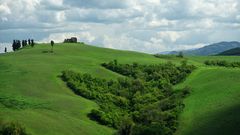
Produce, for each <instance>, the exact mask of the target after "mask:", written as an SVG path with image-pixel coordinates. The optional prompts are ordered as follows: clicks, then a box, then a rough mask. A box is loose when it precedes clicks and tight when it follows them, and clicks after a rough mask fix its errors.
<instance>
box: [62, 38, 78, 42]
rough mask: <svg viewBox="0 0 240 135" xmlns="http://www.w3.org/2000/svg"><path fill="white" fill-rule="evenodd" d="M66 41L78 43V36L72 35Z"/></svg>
mask: <svg viewBox="0 0 240 135" xmlns="http://www.w3.org/2000/svg"><path fill="white" fill-rule="evenodd" d="M64 43H77V38H76V37H71V38H67V39H64Z"/></svg>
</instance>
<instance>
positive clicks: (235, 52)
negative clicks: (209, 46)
mask: <svg viewBox="0 0 240 135" xmlns="http://www.w3.org/2000/svg"><path fill="white" fill-rule="evenodd" d="M218 55H222V56H240V48H239V47H238V48H233V49H230V50H227V51H224V52H221V53H219V54H218Z"/></svg>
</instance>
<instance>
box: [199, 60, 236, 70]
mask: <svg viewBox="0 0 240 135" xmlns="http://www.w3.org/2000/svg"><path fill="white" fill-rule="evenodd" d="M204 63H205V64H206V65H209V66H222V67H238V68H240V62H228V61H225V60H207V61H205V62H204Z"/></svg>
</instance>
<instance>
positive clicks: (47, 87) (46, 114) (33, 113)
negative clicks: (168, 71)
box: [0, 44, 240, 135]
mask: <svg viewBox="0 0 240 135" xmlns="http://www.w3.org/2000/svg"><path fill="white" fill-rule="evenodd" d="M50 49H51V47H50V45H37V46H35V47H34V48H25V49H22V50H20V51H17V52H14V53H8V54H1V55H0V119H1V120H3V121H18V122H20V123H21V124H23V125H24V126H25V127H26V129H27V131H28V132H29V133H31V134H33V135H43V134H44V135H54V134H57V135H61V134H62V135H66V134H68V135H79V134H80V135H110V134H113V133H114V130H113V129H111V128H108V127H106V126H102V125H99V124H98V123H96V122H94V121H91V120H90V119H89V118H88V117H87V113H88V112H90V110H91V109H93V108H97V107H98V106H97V104H96V103H94V102H92V101H90V100H87V99H84V98H82V97H80V96H77V95H75V94H74V93H73V92H72V91H71V90H70V89H69V88H67V87H66V85H65V84H64V82H63V81H62V80H61V78H59V75H61V71H63V70H66V69H70V70H74V71H77V72H81V73H90V74H92V75H93V76H96V77H101V78H106V79H115V78H117V77H120V75H118V74H116V73H113V72H111V71H109V70H107V69H105V68H103V67H101V66H100V64H101V63H103V62H109V61H111V60H113V59H117V60H118V61H119V63H132V62H138V63H142V64H157V63H163V62H167V61H169V59H164V58H162V59H160V58H155V57H154V56H152V55H148V54H143V53H137V52H130V51H119V50H112V49H105V48H98V47H93V46H88V45H83V44H58V45H55V46H54V53H48V51H50ZM207 59H224V60H228V61H240V57H236V56H232V57H223V56H208V57H189V58H188V60H189V63H191V64H194V65H197V66H198V69H197V70H196V71H194V73H193V74H191V75H190V76H189V78H188V79H187V80H186V81H185V82H184V83H182V84H179V85H178V86H176V87H183V86H186V85H187V86H190V87H192V88H193V92H192V93H191V95H190V96H189V97H188V98H186V100H185V101H184V103H185V105H186V106H185V109H184V111H183V113H182V114H181V116H180V125H179V130H178V131H177V133H176V134H177V135H193V134H194V135H195V134H196V135H206V134H207V135H208V134H209V135H215V134H216V135H219V134H228V135H231V134H236V133H238V132H239V128H238V127H240V116H239V115H238V114H239V113H240V108H238V105H240V104H239V103H240V102H239V101H240V82H239V80H240V69H227V68H218V67H207V66H204V65H203V62H204V60H207ZM170 61H172V62H174V63H179V62H180V59H179V58H176V59H170Z"/></svg>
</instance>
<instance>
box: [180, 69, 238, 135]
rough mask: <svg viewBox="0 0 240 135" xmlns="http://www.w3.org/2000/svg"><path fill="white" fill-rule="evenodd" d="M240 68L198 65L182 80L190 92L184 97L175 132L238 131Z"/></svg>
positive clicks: (216, 134)
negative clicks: (178, 123)
mask: <svg viewBox="0 0 240 135" xmlns="http://www.w3.org/2000/svg"><path fill="white" fill-rule="evenodd" d="M239 79H240V69H227V68H200V69H199V70H197V71H196V72H195V73H193V74H192V75H191V76H190V77H189V78H188V79H187V81H186V82H184V83H183V84H181V85H179V86H177V87H183V86H184V85H188V86H191V87H192V88H193V92H192V93H191V96H189V97H188V98H187V99H186V100H185V102H184V103H185V109H184V111H183V113H182V114H181V117H180V127H179V130H178V132H177V133H176V134H177V135H238V134H239V132H240V128H239V127H240V115H239V114H240V102H239V101H240V83H239Z"/></svg>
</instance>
